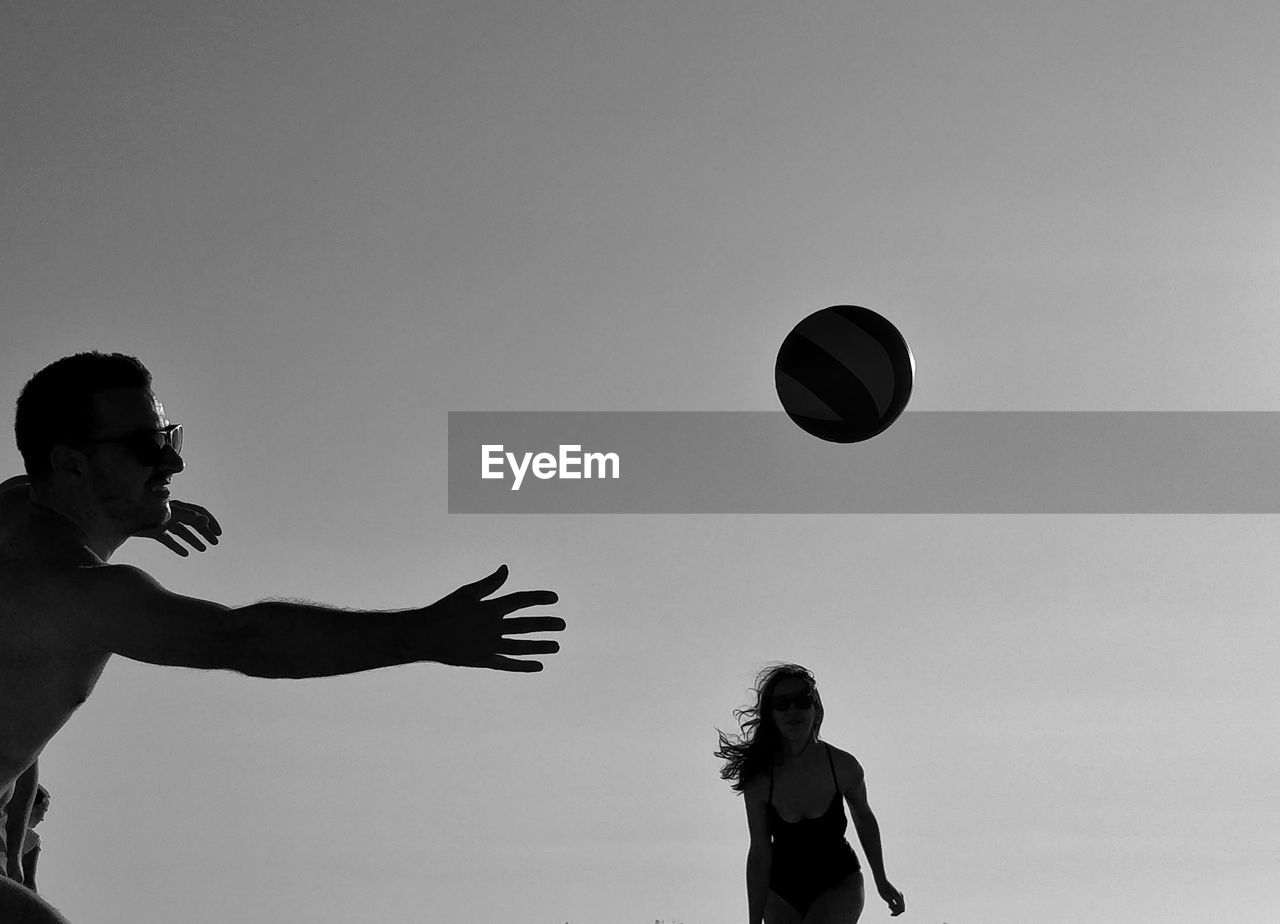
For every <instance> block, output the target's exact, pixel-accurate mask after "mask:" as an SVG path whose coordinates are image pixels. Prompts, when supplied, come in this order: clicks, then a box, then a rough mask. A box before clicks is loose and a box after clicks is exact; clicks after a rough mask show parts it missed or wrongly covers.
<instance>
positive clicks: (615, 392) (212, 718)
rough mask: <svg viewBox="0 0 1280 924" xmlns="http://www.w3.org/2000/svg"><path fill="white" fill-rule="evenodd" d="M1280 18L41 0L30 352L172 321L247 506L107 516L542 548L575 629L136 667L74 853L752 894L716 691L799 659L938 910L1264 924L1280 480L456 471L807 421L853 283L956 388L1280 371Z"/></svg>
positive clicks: (266, 582)
mask: <svg viewBox="0 0 1280 924" xmlns="http://www.w3.org/2000/svg"><path fill="white" fill-rule="evenodd" d="M1277 35H1280V7H1277V6H1276V5H1275V4H1274V3H1272V2H1244V0H1225V2H1219V3H1215V4H1205V3H1201V2H1194V3H1193V2H1167V3H1158V4H1156V3H1146V2H1133V0H1120V2H1113V3H1107V4H1101V3H1067V4H1063V3H1039V2H1035V3H1026V2H1022V3H1012V2H973V0H970V2H965V3H950V2H930V3H924V2H910V0H902V2H894V3H788V4H783V3H756V2H738V3H725V2H712V0H694V2H687V3H661V4H659V3H651V2H629V3H611V4H604V3H585V2H577V3H569V2H536V3H498V2H490V0H469V2H466V3H460V2H459V3H443V2H441V3H414V4H410V3H400V2H361V3H354V2H311V3H260V2H226V0H203V2H201V3H186V2H165V3H160V2H155V0H142V2H117V3H112V4H101V3H87V2H84V3H64V2H49V3H40V4H35V3H0V88H3V89H2V90H0V124H2V125H3V126H4V130H3V132H2V133H0V261H2V262H0V310H2V311H3V314H2V315H0V393H3V394H4V395H7V396H9V398H7V399H6V400H12V399H13V398H16V396H17V393H18V390H19V389H20V388H21V386H22V384H23V383H24V382H25V381H26V379H27V378H28V377H29V376H30V375H31V374H32V373H34V372H35V371H36V370H37V369H38V368H40V367H41V366H43V365H45V364H46V363H48V362H50V361H52V360H53V359H55V358H57V357H58V356H61V355H64V354H66V353H69V352H73V351H77V350H81V349H90V348H102V349H119V350H125V351H128V352H132V353H136V354H137V355H139V356H140V357H142V358H143V360H144V361H145V362H146V363H147V364H148V365H149V366H150V367H151V369H152V371H153V372H154V373H155V376H156V387H157V390H158V393H159V394H160V396H161V398H162V400H163V401H164V402H165V405H166V408H167V410H168V412H169V416H170V417H171V418H172V419H174V420H177V421H181V422H183V423H184V424H186V426H187V428H188V429H187V449H186V453H185V458H186V460H187V462H188V466H189V468H188V471H187V472H186V473H185V474H184V475H183V476H182V477H181V480H180V482H179V485H180V491H179V492H178V494H179V496H182V497H186V498H189V499H191V500H194V501H197V502H199V503H204V504H206V505H207V506H209V507H210V508H211V509H213V510H214V511H215V512H216V513H217V514H218V515H219V517H220V519H221V520H222V523H223V525H224V527H225V530H226V534H225V542H224V544H223V545H222V546H221V547H219V548H218V549H216V550H214V551H212V552H210V553H208V554H206V555H203V556H197V557H193V558H192V559H190V560H186V561H183V560H179V559H178V558H176V557H174V556H172V555H169V553H167V552H165V551H164V550H163V549H161V548H160V547H159V546H155V545H152V546H151V547H147V546H138V547H133V546H127V547H126V548H125V549H124V550H122V552H121V554H120V556H119V557H118V560H120V561H128V562H133V563H136V564H140V565H142V566H143V567H146V568H147V569H148V570H150V571H151V572H152V573H154V574H155V575H156V576H157V577H158V578H159V579H160V580H161V581H162V582H163V583H164V584H165V585H166V586H168V587H170V588H172V589H174V590H177V591H180V592H183V593H188V594H196V595H204V596H208V597H211V598H213V599H217V600H221V601H225V602H228V603H247V602H250V601H252V600H254V599H258V598H260V597H263V596H290V597H301V598H308V599H316V600H322V601H327V602H331V603H335V604H340V605H345V606H353V607H386V608H400V607H408V606H413V605H419V604H422V603H426V602H430V601H433V600H435V599H437V598H439V597H440V596H442V595H443V594H445V593H446V592H448V591H449V590H452V589H453V588H454V587H456V586H457V585H459V584H461V583H464V582H467V581H470V580H474V579H476V578H478V577H480V576H482V575H484V574H486V573H488V572H489V571H490V570H492V568H493V567H494V566H496V565H497V564H499V563H501V562H508V563H509V564H510V565H511V570H512V578H511V582H510V583H511V585H512V586H513V587H515V588H529V587H550V588H553V589H555V590H557V591H559V592H560V594H561V597H562V603H561V604H560V605H559V607H558V608H557V609H558V612H560V613H561V614H562V615H563V616H565V617H566V618H567V619H568V620H570V628H569V631H568V632H566V633H565V635H564V638H563V645H564V650H563V652H562V653H561V654H560V655H558V656H556V657H555V658H553V659H552V660H551V661H550V663H549V664H548V669H547V670H546V671H545V672H544V673H543V674H541V675H538V676H533V677H509V676H505V675H502V676H500V675H497V674H489V673H477V672H467V671H463V670H459V669H451V668H441V667H432V666H421V667H412V668H401V669H394V670H386V671H380V672H375V673H371V674H367V675H361V676H357V677H349V678H342V679H332V680H325V681H303V682H271V681H263V680H252V679H245V678H240V677H236V676H233V675H230V674H227V675H222V674H218V673H197V672H188V671H181V670H177V669H163V668H156V667H151V666H146V665H140V664H135V663H131V662H127V661H124V660H120V661H118V662H117V663H114V664H113V665H112V666H111V667H110V668H108V670H107V673H106V674H105V676H104V678H103V680H102V682H101V684H100V685H99V688H98V691H97V693H96V694H95V696H94V697H93V698H92V699H91V700H90V701H89V703H88V704H87V705H86V706H85V707H83V709H82V710H81V712H80V713H79V714H78V715H77V716H76V718H74V719H73V720H72V722H71V723H70V724H69V725H68V726H67V728H66V729H65V730H64V731H63V732H62V734H61V735H60V736H59V737H58V738H57V739H55V741H54V742H53V744H52V745H51V746H50V747H49V748H48V749H47V750H46V752H45V756H44V759H43V761H42V768H43V775H44V779H45V781H46V782H47V784H48V786H49V788H50V790H51V791H52V793H53V803H52V807H51V809H50V812H49V818H48V821H47V822H46V823H45V826H44V829H43V830H44V836H45V845H46V846H45V850H44V854H43V857H42V861H41V880H42V886H43V889H44V891H45V892H46V893H47V894H48V895H49V897H50V898H51V899H52V900H53V901H54V902H55V903H56V904H58V905H59V906H60V907H61V908H62V909H63V911H64V912H65V913H67V914H68V916H69V917H70V918H71V919H72V920H73V921H95V922H102V924H113V922H125V921H133V920H182V921H185V922H191V924H200V922H214V921H219V922H220V921H226V920H236V921H242V922H246V924H257V922H279V921H298V922H317V924H326V922H338V921H349V920H467V921H475V922H493V924H552V922H564V921H573V922H581V924H632V922H647V921H652V920H654V919H655V918H666V919H678V920H681V921H684V922H686V924H729V922H736V921H740V920H741V919H742V918H743V916H744V915H745V896H744V890H743V885H742V883H743V874H742V868H743V860H744V857H745V851H746V826H745V821H744V817H743V813H742V808H741V804H740V802H739V800H738V799H736V798H735V797H734V796H733V795H732V794H731V793H730V791H729V789H728V787H727V785H725V784H724V783H722V782H721V781H720V780H719V778H718V775H717V771H718V762H717V761H715V759H714V758H712V756H711V751H712V750H713V749H714V747H715V728H716V727H717V726H719V727H721V728H725V729H729V728H731V727H733V718H732V710H733V708H734V707H736V706H740V705H742V704H744V703H745V702H746V701H747V687H748V685H749V683H750V681H751V679H752V677H753V676H754V674H755V672H756V670H757V669H759V668H760V667H761V666H763V665H764V664H765V663H767V662H770V661H773V660H779V659H788V660H796V661H799V662H801V663H804V664H806V665H808V666H809V667H811V668H812V669H813V670H814V671H815V672H816V673H817V675H818V679H819V682H820V685H821V688H822V692H823V696H824V701H825V702H826V705H827V716H828V718H827V724H826V726H825V727H824V731H825V733H826V737H827V738H828V740H830V741H831V742H833V743H834V744H837V745H839V746H841V747H845V748H846V749H848V750H851V751H853V752H854V753H855V754H856V755H858V756H859V757H860V759H861V760H862V762H863V764H864V766H865V767H866V770H867V775H868V784H869V790H870V795H871V801H872V805H873V807H874V808H875V809H876V811H877V813H878V815H879V818H880V820H881V824H882V827H883V829H884V836H885V850H886V856H887V860H888V870H889V873H890V876H891V878H892V879H893V881H894V882H895V883H896V884H897V885H898V886H899V887H900V888H902V889H903V891H904V892H905V893H906V896H907V906H908V915H909V916H910V918H911V919H912V920H917V921H922V922H930V924H938V922H942V921H946V922H949V924H998V922H1025V921H1036V922H1038V924H1058V922H1063V924H1065V922H1072V924H1075V922H1079V921H1081V920H1087V921H1117V920H1123V921H1127V922H1135V924H1147V922H1151V924H1154V922H1160V924H1168V922H1183V921H1185V922H1190V921H1199V920H1207V919H1214V920H1227V919H1230V920H1233V921H1251V922H1254V921H1256V922H1260V921H1264V920H1269V919H1270V918H1271V916H1273V915H1274V909H1275V907H1276V905H1277V902H1278V901H1280V891H1278V888H1277V883H1276V881H1275V875H1274V874H1275V869H1276V863H1277V860H1278V859H1280V847H1278V846H1277V842H1276V835H1275V832H1276V830H1278V829H1280V807H1278V806H1277V801H1276V799H1275V794H1274V783H1275V770H1276V767H1277V766H1278V762H1277V759H1278V758H1280V745H1277V743H1276V736H1275V733H1274V732H1275V717H1274V704H1275V703H1276V702H1277V701H1280V681H1277V679H1276V677H1277V673H1276V670H1275V665H1276V663H1277V656H1280V629H1278V628H1277V622H1276V619H1275V616H1274V610H1275V601H1276V600H1277V598H1278V597H1280V576H1277V569H1276V567H1275V557H1274V550H1275V549H1276V548H1277V542H1278V541H1280V522H1278V521H1277V520H1276V519H1275V518H1274V517H1262V516H1252V517H1251V516H1185V517H1170V516H1166V517H1141V516H1087V517H1086V516H1077V517H1071V516H1059V517H1053V516H1022V517H999V516H844V517H821V516H807V517H806V516H755V517H752V516H722V517H691V516H663V517H646V516H611V517H587V516H582V517H571V516H542V517H516V516H506V517H503V516H499V517H479V516H477V517H467V516H449V515H448V514H447V513H446V510H447V507H446V477H445V476H446V472H445V460H446V450H447V447H446V440H445V437H446V414H447V412H448V411H450V410H483V411H493V410H771V409H774V408H775V407H776V399H775V397H774V394H773V382H772V369H773V359H774V354H775V352H776V350H777V347H778V344H779V343H780V342H781V339H782V337H783V336H785V334H786V333H787V331H788V330H789V329H790V328H791V326H792V325H793V324H795V323H796V322H797V321H798V320H800V319H801V318H803V317H804V316H805V315H807V314H809V313H810V312H812V311H814V310H816V309H818V308H821V307H824V306H826V305H830V304H837V303H853V304H863V305H867V306H869V307H873V308H875V309H877V310H879V311H881V312H882V313H883V314H885V315H886V316H888V317H890V318H891V319H892V320H893V321H894V322H895V323H896V324H897V325H898V327H899V329H900V330H901V331H902V332H903V334H904V335H905V337H906V338H907V340H908V342H909V343H910V344H911V345H912V348H913V351H914V353H915V358H916V364H917V381H916V389H915V392H914V395H913V399H912V405H911V407H912V409H913V410H934V411H938V410H943V411H945V410H997V411H1001V410H1154V411H1159V410H1200V411H1229V410H1260V411H1273V410H1280V375H1277V374H1276V370H1275V364H1274V357H1275V355H1276V352H1277V347H1278V346H1280V316H1278V315H1277V313H1276V312H1275V310H1274V309H1275V300H1276V291H1277V286H1278V285H1280V272H1278V271H1277V266H1278V263H1277V257H1278V255H1280V218H1278V217H1277V216H1278V215H1280V174H1278V173H1277V171H1276V169H1275V165H1276V163H1277V162H1278V159H1280V95H1278V91H1277V87H1278V86H1280V65H1278V64H1277V63H1276V62H1277V60H1280V57H1278V56H1277V54H1276V36H1277ZM795 438H796V440H809V439H811V438H810V437H808V436H806V435H805V434H803V433H802V432H800V431H799V430H798V429H797V430H796V434H795ZM0 462H3V467H4V470H5V471H6V472H11V471H16V470H18V468H19V457H18V454H17V452H16V449H14V448H13V446H12V443H11V442H9V443H8V444H7V445H6V446H5V447H4V448H3V449H0ZM886 915H887V912H886V911H885V910H884V906H883V904H880V903H878V902H877V901H874V900H872V901H870V902H869V905H868V910H867V912H866V914H865V915H864V920H868V921H874V920H879V919H883V918H884V917H885V916H886Z"/></svg>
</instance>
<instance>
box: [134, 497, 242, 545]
mask: <svg viewBox="0 0 1280 924" xmlns="http://www.w3.org/2000/svg"><path fill="white" fill-rule="evenodd" d="M196 533H199V534H200V535H196ZM137 535H139V536H142V537H143V538H146V539H154V540H155V541H156V542H158V543H160V544H161V545H162V546H164V547H165V548H167V549H169V550H170V551H171V552H173V553H174V554H175V555H181V556H182V557H183V558H186V557H187V556H188V555H190V554H191V553H190V552H188V551H187V550H186V549H185V548H184V547H183V546H182V545H181V544H179V542H178V540H179V539H181V540H182V541H183V542H185V543H186V544H187V545H189V546H191V547H192V548H193V549H195V550H196V551H197V552H203V551H204V550H205V549H206V548H208V546H206V545H205V542H207V543H209V545H217V544H218V537H219V536H221V535H222V527H221V526H219V525H218V521H217V520H216V519H214V516H213V514H212V513H210V512H209V511H208V510H205V509H204V508H203V507H201V506H199V505H198V504H189V503H187V502H186V501H180V500H174V501H169V519H168V521H167V522H166V523H165V524H164V526H161V527H157V528H156V529H149V530H147V531H146V532H141V533H138V534H137ZM200 536H203V537H204V541H203V542H202V541H201V539H200Z"/></svg>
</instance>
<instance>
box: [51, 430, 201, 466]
mask: <svg viewBox="0 0 1280 924" xmlns="http://www.w3.org/2000/svg"><path fill="white" fill-rule="evenodd" d="M76 442H77V443H80V444H82V445H92V444H96V443H119V444H120V445H121V446H123V447H124V448H125V449H127V450H129V452H130V453H132V454H133V457H134V458H135V459H137V460H138V462H139V463H140V464H142V465H155V464H156V463H157V462H159V461H160V460H161V459H163V458H164V451H165V450H166V449H172V450H173V451H174V452H175V453H178V454H179V455H181V454H182V424H170V425H169V426H167V427H161V428H160V429H158V430H140V431H138V432H137V433H130V434H129V435H128V436H104V437H101V438H99V439H96V440H77V441H76Z"/></svg>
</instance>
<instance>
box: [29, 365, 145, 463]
mask: <svg viewBox="0 0 1280 924" xmlns="http://www.w3.org/2000/svg"><path fill="white" fill-rule="evenodd" d="M112 388H146V389H150V388H151V373H150V372H148V371H147V367H146V366H144V365H142V363H141V362H140V361H139V360H138V359H137V358H136V357H133V356H128V355H126V354H124V353H99V352H98V351H96V350H94V351H93V352H91V353H76V354H75V355H74V356H64V357H63V358H62V359H60V360H58V361H57V362H54V363H50V364H49V365H47V366H45V367H44V368H43V369H41V370H40V371H39V372H37V373H36V374H35V375H33V376H32V377H31V381H29V382H28V383H27V384H26V385H24V386H23V388H22V394H20V395H19V396H18V411H17V414H16V416H15V417H14V422H13V430H14V435H15V436H16V437H17V439H18V451H19V452H20V453H22V463H23V465H24V466H25V467H26V469H27V475H29V476H30V477H31V479H32V480H33V481H34V480H36V479H37V478H44V477H46V476H48V475H49V474H51V473H52V471H53V463H52V462H51V461H50V459H49V453H50V451H51V450H52V449H53V447H54V445H56V444H58V443H73V442H75V441H76V440H82V439H88V438H89V435H90V432H91V430H92V427H93V396H94V395H96V394H97V393H98V392H102V391H108V390H110V389H112Z"/></svg>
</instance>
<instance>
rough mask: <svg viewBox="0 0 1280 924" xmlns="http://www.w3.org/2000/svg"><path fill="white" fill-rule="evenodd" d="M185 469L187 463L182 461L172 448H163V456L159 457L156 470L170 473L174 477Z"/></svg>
mask: <svg viewBox="0 0 1280 924" xmlns="http://www.w3.org/2000/svg"><path fill="white" fill-rule="evenodd" d="M186 467H187V463H186V462H183V461H182V456H181V455H179V454H178V451H177V450H176V449H174V448H173V447H172V446H165V447H164V455H162V456H161V457H160V464H159V465H158V466H157V468H162V469H164V470H165V471H166V472H172V473H173V474H175V475H176V474H178V472H180V471H182V470H183V469H184V468H186Z"/></svg>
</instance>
